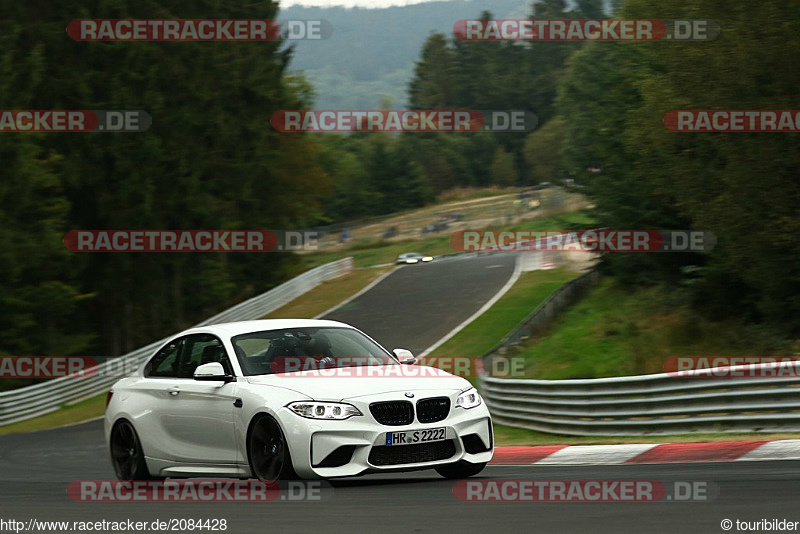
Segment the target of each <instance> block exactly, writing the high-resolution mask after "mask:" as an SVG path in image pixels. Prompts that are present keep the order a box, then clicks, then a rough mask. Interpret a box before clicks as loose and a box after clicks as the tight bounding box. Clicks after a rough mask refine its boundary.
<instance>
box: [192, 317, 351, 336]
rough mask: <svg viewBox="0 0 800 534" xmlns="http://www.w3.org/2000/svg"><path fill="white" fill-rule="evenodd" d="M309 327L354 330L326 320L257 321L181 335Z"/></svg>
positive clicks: (214, 326)
mask: <svg viewBox="0 0 800 534" xmlns="http://www.w3.org/2000/svg"><path fill="white" fill-rule="evenodd" d="M309 327H318V328H319V327H339V328H353V327H352V326H350V325H349V324H345V323H340V322H339V321H328V320H324V319H260V320H257V321H238V322H234V323H220V324H213V325H208V326H198V327H195V328H191V329H189V330H186V331H185V332H181V334H180V335H187V334H192V333H209V332H210V333H214V334H217V335H220V336H223V335H225V336H230V337H232V336H238V335H240V334H249V333H251V332H261V331H263V330H282V329H284V328H309Z"/></svg>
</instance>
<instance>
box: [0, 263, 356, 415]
mask: <svg viewBox="0 0 800 534" xmlns="http://www.w3.org/2000/svg"><path fill="white" fill-rule="evenodd" d="M352 270H353V258H344V259H342V260H338V261H334V262H331V263H326V264H325V265H320V266H319V267H316V268H314V269H311V270H310V271H306V272H305V273H303V274H301V275H299V276H296V277H295V278H292V279H291V280H289V281H288V282H285V283H283V284H281V285H279V286H277V287H275V288H273V289H271V290H269V291H267V292H266V293H262V294H261V295H258V296H256V297H253V298H251V299H249V300H246V301H244V302H242V303H240V304H237V305H236V306H233V307H232V308H229V309H227V310H225V311H223V312H222V313H219V314H217V315H215V316H214V317H211V318H210V319H206V320H205V321H203V322H201V323H199V324H197V325H195V326H206V325H210V324H216V323H224V322H230V321H246V320H250V319H258V318H259V317H263V316H264V315H266V314H268V313H270V312H271V311H274V310H276V309H278V308H280V307H281V306H283V305H284V304H287V303H288V302H291V301H292V300H294V299H295V298H297V297H299V296H300V295H303V294H304V293H306V292H308V291H310V290H311V289H313V288H315V287H317V286H318V285H320V284H321V283H322V282H325V281H326V280H332V279H334V278H338V277H340V276H343V275H345V274H347V273H349V272H350V271H352ZM166 340H167V338H164V339H162V340H159V341H156V342H155V343H151V344H150V345H147V346H146V347H142V348H140V349H137V350H135V351H133V352H130V353H128V354H125V355H122V356H120V357H119V358H114V359H111V360H107V361H105V362H103V363H101V364H99V365H98V366H97V368H96V369H95V371H96V372H95V373H94V374H92V375H91V376H84V377H60V378H54V379H52V380H48V381H47V382H42V383H40V384H34V385H32V386H27V387H23V388H19V389H14V390H10V391H4V392H2V393H0V426H2V425H7V424H10V423H16V422H18V421H24V420H26V419H32V418H34V417H38V416H40V415H44V414H46V413H50V412H54V411H56V410H58V409H60V408H61V407H62V406H64V405H71V404H75V403H77V402H80V401H82V400H85V399H88V398H90V397H94V396H96V395H98V394H100V393H103V392H104V391H107V390H108V389H109V388H110V387H111V385H113V384H114V382H116V381H117V380H119V378H120V377H119V376H117V375H116V373H113V372H112V373H106V372H105V371H106V370H109V369H112V368H113V369H116V368H121V367H124V368H130V367H132V366H135V365H138V364H140V363H141V362H143V361H144V360H145V359H146V358H147V357H149V356H150V355H151V354H153V352H154V351H155V350H157V349H158V348H159V347H160V346H161V345H162V344H163V343H164V342H166ZM112 366H113V367H112ZM88 371H90V372H91V371H92V370H88ZM106 375H109V376H106Z"/></svg>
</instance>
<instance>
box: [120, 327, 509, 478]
mask: <svg viewBox="0 0 800 534" xmlns="http://www.w3.org/2000/svg"><path fill="white" fill-rule="evenodd" d="M414 363H416V359H415V358H414V357H413V356H412V354H411V353H410V352H409V351H407V350H403V349H395V350H394V351H393V353H390V352H388V351H387V350H386V349H384V348H383V347H381V346H380V345H379V344H378V343H376V342H375V341H374V340H373V339H371V338H370V337H369V336H367V335H366V334H364V333H363V332H361V331H359V330H357V329H355V328H353V327H352V326H349V325H346V324H343V323H339V322H335V321H319V320H304V319H303V320H301V319H286V320H283V319H277V320H262V321H247V322H239V323H227V324H218V325H213V326H206V327H199V328H192V329H190V330H186V331H185V332H182V333H180V334H178V335H176V336H175V337H173V338H172V339H170V340H169V341H168V342H167V343H166V344H165V345H164V346H163V347H161V348H160V349H159V350H158V351H156V353H155V354H154V355H153V356H152V357H151V358H149V359H148V360H147V361H146V362H145V363H144V364H143V365H142V366H141V367H140V369H139V370H138V372H137V373H135V374H134V375H133V376H130V377H127V378H124V379H122V380H120V381H119V382H117V383H116V384H114V386H113V388H112V389H111V391H110V392H109V394H108V404H107V408H106V415H105V435H106V440H107V443H108V447H109V450H110V453H111V461H112V463H113V466H114V470H115V472H116V475H117V477H118V478H120V479H121V480H142V479H148V478H163V477H198V476H203V477H207V476H214V477H237V478H248V477H255V478H258V479H261V480H277V479H287V478H289V479H291V478H332V477H347V476H356V475H362V474H366V473H378V472H384V471H412V470H419V469H435V470H436V471H437V472H438V473H439V474H440V475H442V476H444V477H448V478H464V477H469V476H472V475H475V474H477V473H479V472H480V471H481V470H482V469H483V468H484V466H485V465H486V463H487V462H488V461H489V460H491V458H492V454H493V448H494V447H493V444H494V436H493V432H492V420H491V417H490V416H489V410H488V409H487V408H486V405H485V404H484V403H483V400H482V399H481V396H480V395H479V394H478V392H477V391H476V390H475V389H474V388H473V387H472V386H471V385H470V383H469V382H468V381H467V380H465V379H464V378H461V377H457V376H453V375H451V374H449V373H446V372H444V371H441V370H439V369H434V368H431V367H424V366H414V365H413V364H414ZM419 371H425V372H419Z"/></svg>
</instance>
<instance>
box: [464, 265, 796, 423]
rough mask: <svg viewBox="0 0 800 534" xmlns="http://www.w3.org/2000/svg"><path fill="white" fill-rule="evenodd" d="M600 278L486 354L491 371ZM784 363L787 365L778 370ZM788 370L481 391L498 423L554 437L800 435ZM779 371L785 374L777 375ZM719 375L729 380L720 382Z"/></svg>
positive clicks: (528, 384)
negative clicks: (497, 357)
mask: <svg viewBox="0 0 800 534" xmlns="http://www.w3.org/2000/svg"><path fill="white" fill-rule="evenodd" d="M598 276H599V275H597V274H593V273H588V274H587V275H584V276H583V277H581V278H577V279H575V280H573V281H572V282H571V283H570V284H568V285H566V286H564V287H562V288H561V289H559V290H558V291H556V292H555V293H553V295H551V296H550V297H549V298H548V299H547V300H546V301H544V302H543V303H542V304H541V305H540V306H539V307H537V309H536V310H535V311H534V312H533V313H532V314H531V315H530V316H529V317H527V318H526V319H525V320H524V321H523V322H522V323H520V324H519V325H518V326H517V328H515V329H514V330H513V331H512V332H511V333H510V334H509V335H508V336H506V338H505V339H504V340H503V341H502V342H500V344H499V345H497V346H496V347H495V348H493V349H492V350H491V351H489V353H487V354H486V355H485V356H484V360H485V362H486V365H485V368H486V369H492V368H493V367H492V365H491V358H492V357H493V356H494V355H502V354H506V353H507V352H508V350H510V349H511V348H513V347H514V346H516V345H518V344H519V343H521V342H522V341H523V340H525V339H526V338H527V337H529V336H531V335H533V334H534V333H536V332H537V331H539V330H541V329H542V328H543V327H545V326H546V325H547V324H549V323H550V321H551V320H552V319H553V317H554V316H555V315H556V314H557V313H558V312H559V311H560V310H561V309H563V308H564V307H566V306H567V305H569V304H570V303H572V302H574V301H575V300H576V299H577V298H579V296H580V295H582V294H583V293H584V292H585V290H586V289H587V288H588V287H589V285H591V284H593V283H594V282H596V281H597V277H598ZM778 365H783V366H784V367H782V368H780V369H779V368H778V367H777V366H778ZM786 365H787V363H786V362H784V363H783V364H776V363H766V364H760V365H755V366H737V367H722V368H715V369H711V370H708V369H703V370H697V371H682V372H680V373H676V374H673V373H661V374H652V375H640V376H625V377H614V378H596V379H586V380H528V379H504V378H496V377H491V376H486V375H482V376H480V377H479V378H478V385H479V387H480V390H481V394H482V395H483V397H484V399H485V400H486V404H487V406H488V407H489V409H490V411H491V413H492V416H493V418H494V421H495V422H497V423H499V424H503V425H508V426H514V427H518V428H527V429H530V430H537V431H540V432H548V433H552V434H566V435H576V436H594V435H602V436H626V435H627V436H630V435H638V436H643V435H659V434H662V435H663V434H685V433H692V432H735V431H739V432H782V431H790V430H791V431H797V430H800V362H790V363H789V364H788V365H790V366H791V369H787V368H786ZM779 371H781V372H782V373H783V376H777V374H778V372H779ZM720 373H722V374H723V376H726V377H724V378H723V377H719V376H720ZM736 374H739V375H744V376H740V377H736ZM771 374H772V375H776V376H770V375H771ZM762 375H763V376H762ZM786 375H788V376H786Z"/></svg>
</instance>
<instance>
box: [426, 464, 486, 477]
mask: <svg viewBox="0 0 800 534" xmlns="http://www.w3.org/2000/svg"><path fill="white" fill-rule="evenodd" d="M486 463H487V462H483V463H482V464H473V463H470V462H467V461H465V460H461V461H460V462H456V463H454V464H445V465H440V466H439V467H436V472H437V473H439V474H440V475H442V476H443V477H444V478H469V477H471V476H475V475H477V474H478V473H480V472H481V471H483V468H484V467H486Z"/></svg>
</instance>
